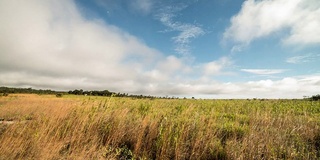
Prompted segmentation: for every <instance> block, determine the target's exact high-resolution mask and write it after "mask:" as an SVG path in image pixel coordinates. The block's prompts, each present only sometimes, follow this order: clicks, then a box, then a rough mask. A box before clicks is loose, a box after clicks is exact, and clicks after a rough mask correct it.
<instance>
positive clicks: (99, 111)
mask: <svg viewBox="0 0 320 160" xmlns="http://www.w3.org/2000/svg"><path fill="white" fill-rule="evenodd" d="M0 118H2V119H4V121H3V122H2V124H0V159H319V158H320V128H319V126H320V102H319V101H318V102H312V101H304V100H265V101H260V100H251V101H248V100H179V99H175V100H165V99H154V100H148V99H131V98H116V97H84V96H64V97H62V98H58V97H55V96H39V95H21V94H20V95H9V96H8V97H1V98H0ZM8 120H9V121H11V122H13V123H11V124H7V123H4V122H5V121H8Z"/></svg>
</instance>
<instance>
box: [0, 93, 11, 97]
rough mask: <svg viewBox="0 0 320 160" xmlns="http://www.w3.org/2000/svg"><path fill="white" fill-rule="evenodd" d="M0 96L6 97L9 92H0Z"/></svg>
mask: <svg viewBox="0 0 320 160" xmlns="http://www.w3.org/2000/svg"><path fill="white" fill-rule="evenodd" d="M0 96H5V97H7V96H9V94H8V93H0Z"/></svg>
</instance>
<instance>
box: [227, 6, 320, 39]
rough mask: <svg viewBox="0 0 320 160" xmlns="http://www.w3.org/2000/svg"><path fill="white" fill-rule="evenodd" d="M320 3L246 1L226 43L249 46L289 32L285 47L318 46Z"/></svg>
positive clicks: (234, 20) (235, 17)
mask: <svg viewBox="0 0 320 160" xmlns="http://www.w3.org/2000/svg"><path fill="white" fill-rule="evenodd" d="M319 8H320V1H316V0H290V1H288V0H247V1H245V2H244V3H243V5H242V8H241V10H240V12H239V13H238V14H237V15H235V16H233V17H232V19H231V26H230V27H229V28H227V29H226V30H225V32H224V40H228V39H229V40H233V41H235V42H236V43H242V44H246V45H248V44H249V43H250V42H251V41H253V40H255V39H258V38H261V37H266V36H269V35H271V34H273V33H275V32H279V31H282V30H285V29H289V31H290V32H289V34H288V35H287V36H286V37H283V39H282V41H283V42H284V44H301V45H305V44H319V43H320V37H319V36H315V35H320V30H319V28H320V19H319V15H320V9H319Z"/></svg>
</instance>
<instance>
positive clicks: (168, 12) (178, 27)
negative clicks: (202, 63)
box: [156, 5, 205, 56]
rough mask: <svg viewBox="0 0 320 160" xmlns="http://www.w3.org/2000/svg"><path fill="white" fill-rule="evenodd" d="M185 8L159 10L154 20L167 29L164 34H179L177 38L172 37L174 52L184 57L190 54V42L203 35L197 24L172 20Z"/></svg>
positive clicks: (183, 6) (184, 6)
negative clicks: (174, 46) (173, 32)
mask: <svg viewBox="0 0 320 160" xmlns="http://www.w3.org/2000/svg"><path fill="white" fill-rule="evenodd" d="M186 7H187V6H186V5H181V6H178V7H173V6H167V7H164V8H163V9H160V11H159V12H160V13H159V14H157V15H156V18H157V19H159V20H160V22H161V23H162V24H163V25H165V26H167V27H168V28H169V29H168V30H166V32H170V31H177V32H179V34H178V35H177V36H174V37H172V40H173V41H174V43H175V44H176V48H175V51H176V52H177V53H179V54H181V55H184V56H185V55H189V54H190V43H191V40H192V39H194V38H197V37H199V36H201V35H203V34H205V31H204V30H203V29H202V28H201V26H200V25H198V24H190V23H184V22H179V21H175V20H174V19H175V17H176V16H177V15H176V14H177V13H178V12H179V11H182V10H183V9H185V8H186Z"/></svg>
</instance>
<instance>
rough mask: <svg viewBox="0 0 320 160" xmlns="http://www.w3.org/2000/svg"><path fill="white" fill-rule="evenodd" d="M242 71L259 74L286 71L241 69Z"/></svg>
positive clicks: (283, 70) (282, 70)
mask: <svg viewBox="0 0 320 160" xmlns="http://www.w3.org/2000/svg"><path fill="white" fill-rule="evenodd" d="M241 71H243V72H248V73H252V74H259V75H271V74H279V73H283V72H285V71H287V70H286V69H241Z"/></svg>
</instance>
